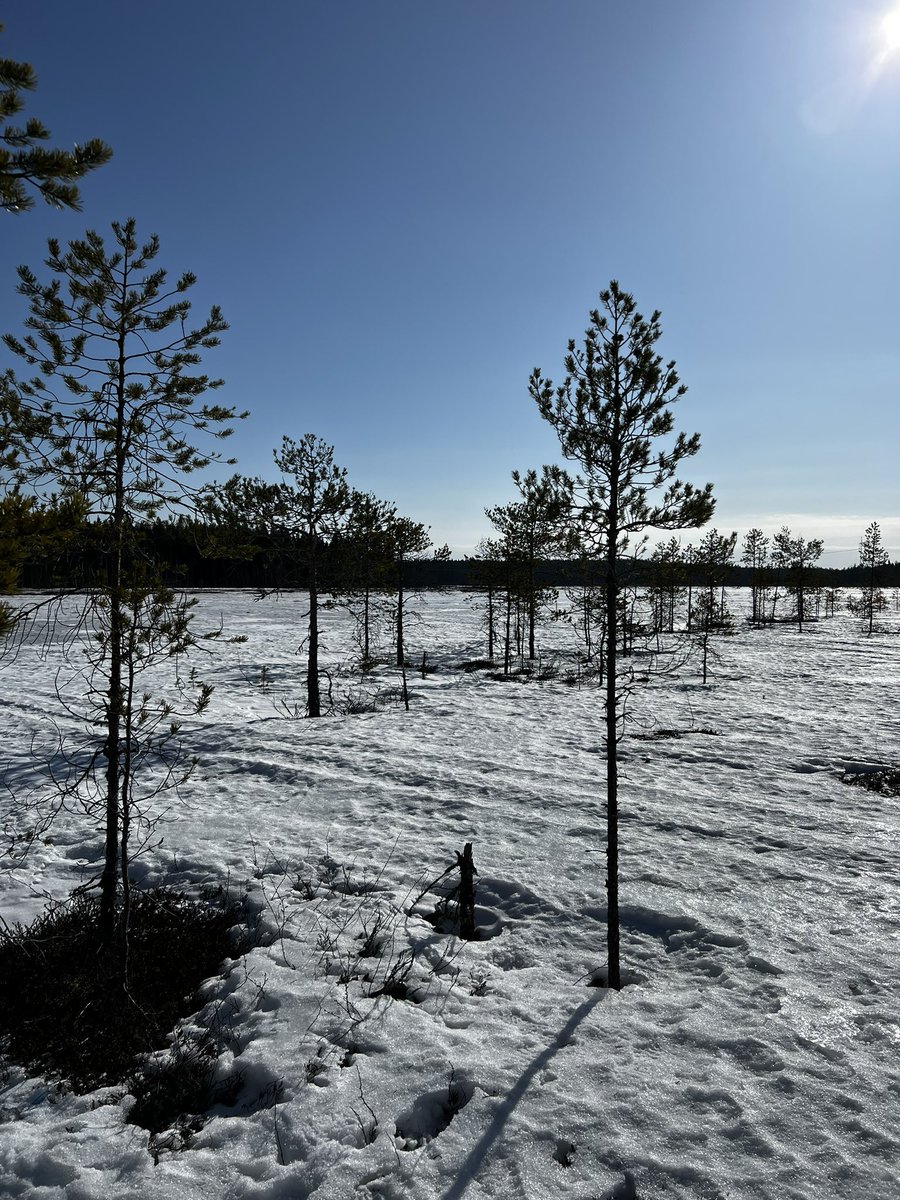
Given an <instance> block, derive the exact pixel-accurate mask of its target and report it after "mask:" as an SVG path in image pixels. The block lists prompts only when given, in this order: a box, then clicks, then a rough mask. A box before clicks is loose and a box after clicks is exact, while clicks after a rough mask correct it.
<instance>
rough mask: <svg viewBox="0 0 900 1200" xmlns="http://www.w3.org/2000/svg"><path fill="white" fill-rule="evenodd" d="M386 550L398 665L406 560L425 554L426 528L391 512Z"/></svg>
mask: <svg viewBox="0 0 900 1200" xmlns="http://www.w3.org/2000/svg"><path fill="white" fill-rule="evenodd" d="M387 544H388V552H389V554H390V557H391V561H392V563H393V575H394V587H395V589H396V603H395V605H394V632H395V636H396V642H397V666H398V667H404V666H405V664H406V657H405V656H406V646H405V644H404V621H405V618H406V615H407V600H408V597H407V594H406V564H407V563H408V562H409V561H410V560H411V559H415V558H418V557H419V555H421V554H424V553H425V551H426V550H427V549H428V547H429V546H430V545H431V538H430V537H429V536H428V529H427V527H426V526H425V525H421V524H419V522H418V521H412V520H410V518H409V517H397V516H392V518H391V520H390V521H389V522H388V526H387Z"/></svg>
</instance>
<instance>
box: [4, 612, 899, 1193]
mask: <svg viewBox="0 0 900 1200" xmlns="http://www.w3.org/2000/svg"><path fill="white" fill-rule="evenodd" d="M734 595H735V600H736V606H737V607H738V609H739V610H741V611H743V610H744V609H745V608H746V606H747V598H746V595H741V594H740V593H735V594H734ZM420 606H421V608H422V610H423V619H422V622H421V623H420V624H419V625H418V626H417V627H415V628H414V629H413V630H412V631H411V634H410V654H411V657H412V658H413V660H414V661H418V659H419V658H420V657H421V654H422V651H423V650H424V651H426V652H427V656H428V658H427V665H428V666H430V667H437V668H438V669H437V670H435V671H434V672H433V673H429V674H427V675H426V676H425V677H424V678H423V677H421V675H420V673H419V672H417V671H415V670H411V671H410V677H409V686H410V691H411V693H412V695H411V711H410V712H409V713H407V712H405V711H404V710H403V708H402V707H401V706H396V705H391V706H386V707H382V708H381V709H380V710H379V711H376V712H375V713H366V714H362V715H352V716H343V717H330V718H325V719H322V720H319V721H306V720H295V719H290V718H289V717H288V716H287V715H286V714H287V713H289V712H291V711H292V709H293V706H294V705H302V691H303V687H302V685H303V669H302V661H301V659H300V658H298V655H297V647H298V645H299V643H300V642H301V640H302V637H303V621H302V615H303V613H304V612H305V596H302V595H284V596H282V597H280V598H279V599H274V598H272V599H269V600H267V601H265V602H257V601H255V600H254V599H253V598H252V596H251V595H250V594H248V593H240V592H238V593H207V594H204V595H202V597H201V602H200V606H199V609H198V614H199V615H198V617H197V622H198V626H197V627H198V628H201V629H203V628H209V629H214V628H216V627H218V626H219V624H220V623H221V626H222V629H223V633H222V636H221V637H220V638H218V639H217V640H215V641H211V642H209V643H208V646H209V653H208V655H200V656H197V657H196V658H195V659H192V662H195V663H196V666H197V668H198V672H199V674H200V676H201V678H203V679H206V680H208V681H210V682H212V683H213V684H215V687H216V690H215V693H214V695H213V699H212V702H211V705H210V707H209V709H208V710H207V711H206V712H205V713H204V714H203V715H202V716H200V717H197V718H194V719H192V720H190V721H188V722H187V723H186V725H185V749H186V751H187V752H188V753H189V754H192V755H196V756H197V759H198V767H197V770H196V772H195V774H194V775H193V777H192V778H191V779H190V781H189V782H188V784H187V785H186V786H185V787H184V788H183V790H182V794H181V796H180V798H178V799H175V798H172V799H171V800H170V801H169V803H170V808H169V811H168V813H167V815H166V818H165V823H164V826H163V827H162V831H161V832H162V836H163V838H164V840H163V841H162V844H161V845H158V846H155V848H153V849H151V850H149V851H147V852H146V853H145V855H144V856H143V858H142V859H141V860H140V862H139V864H138V865H137V874H138V876H139V877H140V878H141V880H142V882H143V883H146V884H153V883H163V882H165V883H169V884H174V885H178V886H189V887H191V886H198V885H200V884H203V883H219V882H225V881H230V883H231V885H232V886H233V887H234V888H235V889H238V890H239V889H240V888H241V887H242V886H244V885H246V886H247V887H248V888H249V904H250V907H251V909H252V911H253V912H254V913H255V919H256V921H257V923H258V926H259V929H260V931H261V933H262V942H263V944H261V945H259V946H257V947H256V948H255V949H253V950H252V951H251V952H250V953H249V954H247V955H246V956H245V957H242V958H240V959H237V958H236V959H234V960H233V961H229V962H228V963H226V964H225V965H224V966H223V972H222V975H221V976H217V977H215V978H213V979H210V980H209V981H207V984H206V985H205V987H204V992H203V1000H204V1004H205V1008H204V1009H202V1010H200V1011H198V1013H197V1014H195V1016H194V1018H193V1020H194V1021H197V1020H200V1019H201V1018H203V1017H207V1018H209V1017H210V1016H212V1015H215V1017H216V1020H217V1022H218V1027H219V1028H220V1030H221V1031H222V1051H221V1055H220V1058H219V1061H218V1066H217V1069H218V1071H219V1072H220V1073H221V1075H222V1077H223V1078H224V1077H225V1076H227V1075H229V1074H230V1073H232V1072H235V1071H238V1072H240V1076H241V1080H242V1082H241V1086H240V1091H239V1095H238V1097H237V1100H236V1102H235V1103H234V1104H232V1105H231V1106H229V1107H220V1108H219V1109H217V1110H215V1111H214V1113H213V1115H212V1117H211V1119H210V1120H209V1121H208V1122H207V1123H206V1124H205V1126H204V1127H203V1128H202V1130H201V1131H200V1132H199V1133H198V1134H197V1135H196V1137H195V1139H194V1141H193V1143H192V1144H191V1145H190V1147H189V1148H187V1149H185V1150H183V1151H180V1152H176V1151H174V1150H173V1151H171V1152H168V1151H165V1150H163V1152H162V1153H160V1154H159V1155H158V1156H157V1157H158V1161H157V1162H154V1157H153V1156H151V1154H150V1153H149V1152H148V1148H147V1146H148V1135H147V1133H146V1131H145V1130H142V1129H140V1128H139V1127H137V1126H135V1125H129V1124H127V1123H126V1120H125V1118H126V1115H127V1111H128V1108H129V1106H130V1103H131V1098H130V1097H128V1096H123V1095H122V1094H121V1090H119V1091H117V1090H115V1089H106V1090H104V1091H101V1092H98V1093H95V1094H93V1095H86V1096H76V1095H73V1094H71V1093H70V1092H68V1091H66V1090H65V1089H58V1088H57V1085H56V1084H55V1083H52V1082H50V1083H48V1082H47V1081H45V1080H42V1079H36V1078H27V1077H25V1075H24V1074H23V1072H22V1071H21V1070H20V1069H19V1068H16V1067H10V1068H9V1069H8V1071H7V1072H6V1076H5V1079H4V1081H3V1083H2V1085H0V1197H20V1196H21V1197H29V1198H33V1200H62V1198H63V1197H65V1200H95V1198H100V1197H110V1198H122V1200H125V1198H129V1200H130V1198H134V1200H137V1198H141V1200H146V1198H153V1200H191V1198H193V1197H198V1198H199V1197H222V1198H228V1200H230V1198H234V1200H237V1198H242V1200H244V1198H246V1200H302V1198H305V1197H315V1198H316V1200H346V1198H349V1197H361V1198H366V1197H371V1198H373V1200H374V1198H376V1197H378V1198H381V1200H406V1198H409V1200H459V1198H461V1197H465V1198H466V1200H487V1198H491V1200H496V1198H503V1200H505V1198H507V1197H509V1198H517V1197H522V1198H526V1200H537V1198H542V1197H561V1198H571V1200H600V1198H604V1200H623V1198H627V1197H630V1196H636V1197H641V1198H643V1200H658V1198H659V1200H662V1198H670V1197H671V1198H693V1197H703V1198H709V1200H715V1198H721V1200H813V1198H817V1200H837V1197H847V1198H850V1197H853V1198H857V1197H858V1198H860V1200H863V1198H865V1200H892V1198H897V1197H900V1182H898V1170H900V1132H898V1130H900V1066H898V1052H900V1006H898V995H900V913H898V901H900V848H898V827H900V821H898V806H900V801H898V799H897V798H895V797H891V796H882V795H877V794H875V793H874V792H871V791H868V790H865V789H863V788H860V787H848V786H845V785H844V784H843V783H842V782H841V780H840V776H841V774H842V772H843V771H844V770H846V769H848V768H852V769H855V770H859V769H869V768H876V767H878V766H882V765H896V760H897V744H898V719H900V717H898V714H900V671H898V666H900V662H898V652H897V648H898V643H897V634H896V630H895V629H889V630H888V631H887V632H883V633H881V634H877V635H875V636H874V637H872V638H865V637H862V636H860V634H859V632H858V624H857V623H856V622H854V621H853V620H852V618H850V617H849V616H847V615H844V614H838V615H837V616H836V617H835V618H833V619H830V620H822V621H820V622H818V623H817V624H810V626H809V627H808V628H807V629H804V632H803V633H802V634H800V633H799V632H798V631H797V630H796V628H794V627H791V626H778V627H773V628H769V629H765V630H759V631H751V630H748V629H742V630H741V631H740V632H739V634H738V635H737V636H736V637H734V638H731V639H727V640H723V641H722V642H720V643H718V644H717V649H718V654H719V657H718V659H717V660H716V661H715V662H714V663H713V664H712V668H711V670H712V674H711V678H710V682H709V684H708V685H707V686H705V687H704V686H702V685H701V684H700V682H699V674H698V669H697V664H696V663H687V664H685V665H682V666H681V667H680V668H679V669H678V670H676V671H674V672H673V673H671V674H664V675H652V676H650V677H649V678H648V679H647V680H646V682H643V683H641V684H640V686H638V687H637V688H636V690H635V693H634V696H633V700H632V702H631V718H632V719H631V723H630V725H629V731H628V736H627V737H626V739H625V741H624V742H623V744H622V757H623V777H622V781H621V805H622V864H621V874H622V900H623V909H622V915H623V959H624V965H625V967H626V970H627V972H628V974H627V978H628V979H629V980H630V981H631V982H630V983H629V985H628V986H627V987H625V988H624V989H623V990H622V991H621V992H620V993H611V992H608V991H606V990H604V989H602V988H597V987H590V986H588V984H589V982H590V979H591V977H592V976H593V975H594V973H595V972H596V971H597V969H598V968H600V967H602V965H603V962H604V935H605V912H606V899H605V890H604V863H605V860H604V856H603V845H604V843H603V823H604V803H605V794H604V791H605V789H604V782H603V781H604V774H603V772H604V763H603V752H602V729H601V719H602V706H601V697H600V694H599V692H598V690H597V688H596V687H583V688H574V687H568V686H565V685H564V684H563V683H561V682H559V681H552V680H551V681H547V682H541V683H537V682H531V683H528V684H522V683H515V682H507V683H503V682H497V681H494V680H490V679H488V678H486V677H485V675H484V673H479V672H472V673H463V672H461V671H460V670H458V669H456V668H458V666H459V664H460V663H462V662H463V661H464V660H466V659H470V658H476V657H481V656H483V654H484V650H485V647H484V645H483V639H482V637H481V634H480V632H479V629H478V620H479V609H478V605H477V603H475V602H473V599H472V598H470V597H466V596H464V595H463V594H462V593H459V592H449V593H441V594H438V593H432V594H427V595H426V596H424V597H423V598H422V599H421V605H420ZM890 623H891V622H888V624H890ZM323 628H324V631H325V643H326V661H328V662H329V663H330V664H331V667H332V669H333V688H334V694H335V696H342V695H344V693H345V692H354V693H355V690H356V688H357V683H356V680H355V677H351V676H350V675H348V674H345V673H343V672H342V668H341V663H342V661H343V660H344V658H345V657H346V655H347V653H348V651H349V627H348V622H347V618H346V616H345V615H344V614H343V613H341V612H339V611H332V612H326V613H324V614H323ZM235 635H245V636H246V639H247V640H246V641H245V642H229V641H228V640H227V639H228V638H229V637H232V636H235ZM63 640H64V639H63V636H62V631H61V630H60V629H57V630H56V631H55V632H54V634H53V636H52V637H51V641H50V645H49V646H47V645H46V642H45V639H44V638H43V636H42V631H41V630H38V629H35V631H34V635H33V637H31V638H30V639H29V640H28V641H27V642H26V644H25V645H24V646H23V647H22V649H21V651H20V653H19V654H18V656H17V657H16V659H15V660H14V661H8V662H6V663H5V665H4V666H3V668H2V671H0V681H2V687H3V695H4V699H5V703H4V706H3V709H2V712H0V736H2V745H3V747H4V760H5V764H4V765H5V770H4V777H5V780H6V783H7V784H8V786H9V787H10V788H11V789H12V790H13V791H15V792H17V793H19V794H22V793H23V791H25V790H27V789H32V790H34V789H37V790H40V789H41V788H44V789H45V790H46V780H45V778H44V775H43V772H44V771H45V768H43V767H42V763H45V762H46V761H48V760H50V761H53V756H54V748H55V747H57V744H58V735H59V734H60V733H62V734H63V735H64V736H65V737H66V738H69V737H75V738H77V737H79V736H81V732H80V731H81V730H82V728H83V725H84V722H83V721H79V719H78V716H77V711H78V704H77V701H78V698H79V695H81V696H83V687H84V685H83V682H79V679H78V677H77V673H76V672H73V670H72V668H71V665H70V666H69V668H66V667H65V664H64V662H63V659H62V652H61V646H62V642H63ZM542 643H543V646H542V654H543V660H544V662H546V661H547V660H548V658H549V657H552V654H553V652H554V650H555V649H563V648H565V646H566V644H567V635H566V633H565V631H564V630H563V629H561V628H560V627H559V626H550V627H548V628H546V629H545V630H544V631H543V633H542ZM73 654H74V655H75V658H73ZM76 659H77V650H76V651H74V652H73V651H70V652H69V655H68V661H69V663H70V664H72V663H73V662H75V661H76ZM648 665H649V660H647V659H643V658H638V659H635V667H636V670H637V672H638V675H640V674H641V673H642V672H643V671H644V670H645V668H646V666H648ZM180 669H181V670H182V671H187V670H189V665H185V664H182V666H181V668H180ZM73 676H74V677H73ZM396 685H397V673H396V671H395V670H394V669H392V668H389V667H381V668H379V669H378V670H377V671H376V672H375V673H374V675H373V676H372V677H371V678H370V680H369V681H368V682H367V684H366V686H367V687H370V688H372V689H374V688H382V689H386V688H394V687H396ZM57 689H59V690H60V691H61V692H62V694H63V697H64V698H65V697H68V698H69V699H70V700H72V701H74V702H75V703H74V710H75V712H74V714H73V713H68V714H67V713H66V712H65V711H64V709H63V707H62V706H61V703H60V699H59V697H58V696H57ZM79 689H80V691H79ZM660 730H677V731H679V732H680V734H681V736H668V737H658V736H652V735H653V734H654V732H655V731H656V732H658V731H660ZM638 735H640V736H638ZM648 735H650V736H648ZM6 804H7V801H6V800H2V801H0V809H4V811H5V807H4V806H5V805H6ZM2 819H3V814H2V813H0V823H2ZM466 841H471V842H473V843H474V857H475V864H476V867H477V868H478V871H479V875H478V879H477V885H478V892H477V904H478V914H477V915H478V922H479V925H480V926H481V929H482V937H481V939H480V940H479V941H476V942H469V943H467V942H462V941H460V940H458V939H457V938H456V937H454V936H453V935H452V933H445V932H441V929H440V927H439V926H438V927H435V926H434V925H433V924H431V923H430V922H429V921H428V920H427V919H426V918H427V917H428V915H429V914H430V913H431V912H432V911H433V910H434V907H435V904H436V902H437V900H438V898H439V896H438V894H437V892H436V891H435V890H432V891H430V892H426V894H425V896H424V897H423V898H422V899H421V900H419V902H418V903H417V904H415V905H414V904H413V902H414V901H415V900H416V898H417V897H418V896H419V894H420V893H421V892H422V891H423V890H424V889H426V886H427V885H428V883H429V882H430V881H431V880H434V879H435V878H436V877H437V876H439V875H440V874H441V872H442V871H444V869H445V868H446V867H448V866H449V865H450V863H451V862H453V861H454V857H455V852H456V851H457V850H461V849H462V847H463V844H464V843H465V842H466ZM101 849H102V847H101V842H100V835H99V830H98V829H97V828H95V827H93V826H92V825H91V824H90V822H89V821H88V820H87V819H86V818H85V817H84V815H83V814H81V813H78V812H63V813H61V814H60V816H59V817H58V818H57V820H56V823H55V824H54V826H53V828H52V829H51V830H50V832H49V833H48V835H47V837H46V840H42V841H40V842H39V843H38V844H36V845H34V846H33V847H32V849H31V851H30V853H29V855H28V857H27V858H26V859H25V860H24V861H22V862H19V861H16V860H14V859H13V858H6V859H4V860H2V862H0V915H2V918H3V919H4V920H5V921H7V922H9V923H10V924H12V923H14V922H16V921H27V920H29V919H31V917H33V916H34V915H35V914H36V913H37V912H39V911H40V910H41V909H42V908H43V907H44V905H45V904H46V901H47V899H48V898H50V897H53V898H58V897H62V896H64V895H66V894H67V893H68V892H69V891H70V890H71V889H72V888H73V887H74V886H76V885H77V884H79V883H81V882H83V881H84V880H85V879H87V878H89V877H90V876H91V875H93V874H94V873H95V871H96V870H97V866H98V863H99V860H100V854H101ZM438 890H439V889H438ZM373 927H374V928H375V931H376V934H377V939H376V940H380V942H381V946H380V951H381V952H380V957H379V956H375V957H371V958H369V959H363V958H360V957H359V950H360V946H361V942H362V940H363V939H364V938H365V936H366V935H367V933H369V932H371V931H372V929H373ZM407 964H408V965H409V966H408V970H407V971H406V976H405V978H406V985H407V987H408V990H409V998H407V999H399V998H395V997H394V996H392V995H390V994H385V993H381V994H378V993H379V989H380V988H381V987H382V986H383V985H384V984H385V983H386V981H388V980H389V977H390V973H391V971H392V970H393V971H394V972H395V974H397V975H402V974H403V972H404V970H406V967H407ZM365 974H367V975H368V976H369V977H368V978H363V977H361V975H365ZM348 975H351V976H352V977H350V978H348V977H347V976H348ZM186 1023H187V1024H188V1025H190V1023H191V1019H190V1018H189V1019H188V1021H187V1022H186ZM161 1049H163V1047H161Z"/></svg>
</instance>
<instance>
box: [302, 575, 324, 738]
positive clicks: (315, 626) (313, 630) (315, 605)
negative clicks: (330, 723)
mask: <svg viewBox="0 0 900 1200" xmlns="http://www.w3.org/2000/svg"><path fill="white" fill-rule="evenodd" d="M306 710H307V716H309V717H320V716H321V715H322V708H321V699H320V696H319V581H318V578H317V575H316V564H315V562H313V564H312V569H311V573H310V580H309V653H308V656H307V660H306Z"/></svg>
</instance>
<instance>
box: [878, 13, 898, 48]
mask: <svg viewBox="0 0 900 1200" xmlns="http://www.w3.org/2000/svg"><path fill="white" fill-rule="evenodd" d="M881 37H882V44H883V47H884V52H885V53H886V54H896V53H897V51H898V50H900V8H895V9H892V10H891V11H890V12H889V13H885V14H884V16H883V17H882V18H881Z"/></svg>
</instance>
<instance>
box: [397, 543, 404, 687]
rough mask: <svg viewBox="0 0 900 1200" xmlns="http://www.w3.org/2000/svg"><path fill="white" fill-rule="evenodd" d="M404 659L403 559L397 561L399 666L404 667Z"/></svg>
mask: <svg viewBox="0 0 900 1200" xmlns="http://www.w3.org/2000/svg"><path fill="white" fill-rule="evenodd" d="M405 661H406V659H405V658H404V647H403V559H402V558H398V559H397V666H398V667H402V666H403V664H404V662H405Z"/></svg>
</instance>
